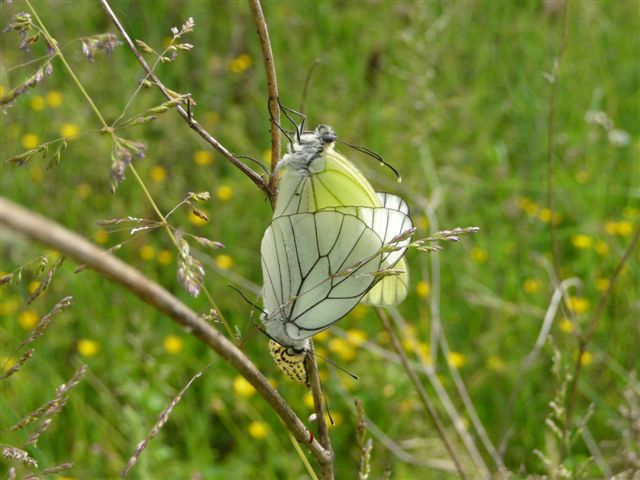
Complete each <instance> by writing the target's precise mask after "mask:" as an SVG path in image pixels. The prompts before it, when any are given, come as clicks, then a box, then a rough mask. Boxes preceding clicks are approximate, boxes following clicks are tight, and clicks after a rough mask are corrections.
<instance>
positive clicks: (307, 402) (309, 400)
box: [302, 392, 314, 408]
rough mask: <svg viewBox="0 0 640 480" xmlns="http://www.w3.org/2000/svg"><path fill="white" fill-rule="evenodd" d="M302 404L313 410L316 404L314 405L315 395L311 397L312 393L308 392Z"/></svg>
mask: <svg viewBox="0 0 640 480" xmlns="http://www.w3.org/2000/svg"><path fill="white" fill-rule="evenodd" d="M302 402H303V403H304V404H305V406H306V407H307V408H313V407H314V404H313V395H311V392H307V393H306V395H305V396H304V399H303V400H302Z"/></svg>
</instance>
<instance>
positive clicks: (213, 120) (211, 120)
mask: <svg viewBox="0 0 640 480" xmlns="http://www.w3.org/2000/svg"><path fill="white" fill-rule="evenodd" d="M204 119H205V121H206V123H207V124H208V126H209V127H215V126H216V125H217V124H218V122H219V121H220V114H219V113H218V112H207V113H205V114H204Z"/></svg>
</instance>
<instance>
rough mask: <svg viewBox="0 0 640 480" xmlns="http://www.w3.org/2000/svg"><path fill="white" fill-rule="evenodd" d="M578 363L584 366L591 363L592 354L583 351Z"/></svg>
mask: <svg viewBox="0 0 640 480" xmlns="http://www.w3.org/2000/svg"><path fill="white" fill-rule="evenodd" d="M580 363H581V364H582V365H583V366H585V367H586V366H587V365H591V363H593V355H592V354H591V352H584V353H583V354H582V357H581V358H580Z"/></svg>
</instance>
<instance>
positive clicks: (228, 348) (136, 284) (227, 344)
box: [0, 197, 332, 466]
mask: <svg viewBox="0 0 640 480" xmlns="http://www.w3.org/2000/svg"><path fill="white" fill-rule="evenodd" d="M0 225H2V226H3V227H6V228H10V229H11V230H14V231H15V232H18V233H22V234H24V235H26V236H27V237H29V238H31V239H33V240H36V241H38V242H41V243H43V244H45V245H47V246H50V247H52V248H55V249H56V250H58V251H60V252H62V253H63V254H65V255H68V256H69V257H72V258H74V259H75V260H76V261H78V262H79V263H84V264H87V265H88V266H89V267H91V268H92V269H94V270H96V271H97V272H99V273H102V274H104V275H105V276H106V277H108V278H110V279H111V280H113V281H114V282H116V283H119V284H120V285H122V286H124V287H125V288H127V289H128V290H130V291H131V292H133V293H134V294H136V295H137V296H138V297H140V298H141V299H142V300H143V301H145V302H146V303H148V304H150V305H151V306H153V307H154V308H156V309H157V310H159V311H161V312H163V313H165V314H167V315H168V316H169V317H171V318H172V319H173V320H174V321H176V322H177V323H179V324H180V325H183V326H184V327H186V328H187V329H188V330H189V332H191V333H192V334H193V335H195V336H196V337H197V338H199V339H200V340H201V341H202V342H203V343H205V344H206V345H207V346H208V347H209V348H211V349H212V350H214V351H215V352H216V353H217V354H218V355H220V356H221V357H222V358H223V359H224V360H226V361H227V362H228V363H229V364H231V366H232V367H233V368H234V369H236V370H237V371H238V372H239V373H240V374H241V375H242V376H243V377H245V378H246V379H247V381H248V382H249V383H250V384H251V385H253V387H254V388H255V389H256V390H257V391H258V393H259V394H260V395H261V396H262V397H263V398H264V399H265V400H266V401H267V403H268V404H269V405H270V406H271V408H272V409H273V410H274V411H275V412H276V413H277V414H278V415H279V416H280V418H281V419H282V420H283V422H284V423H285V425H286V426H287V428H288V429H289V431H290V432H291V433H292V434H293V436H294V437H295V439H296V440H297V441H298V442H301V443H303V444H305V445H307V446H308V448H309V450H310V452H311V454H312V455H313V456H314V457H315V459H316V460H317V462H318V464H319V465H321V466H322V465H326V464H329V463H331V462H332V455H331V454H330V452H328V451H327V450H326V449H325V448H324V447H323V446H322V445H321V444H320V443H319V442H318V441H317V440H313V441H311V442H309V431H308V430H307V428H306V427H305V425H304V424H303V423H302V421H301V420H300V419H299V418H298V416H297V415H296V414H295V412H294V411H293V410H292V409H291V408H290V407H289V405H288V404H287V403H286V402H285V400H284V399H283V398H282V397H281V396H280V395H279V394H278V392H277V391H276V390H275V389H274V388H273V387H272V386H271V385H270V384H269V382H268V381H267V379H266V378H265V377H264V375H262V373H261V372H260V370H258V368H257V367H256V366H255V365H254V364H253V363H252V362H251V360H249V359H248V358H247V357H246V355H245V354H244V353H243V352H242V351H240V350H239V349H238V348H237V347H236V346H235V345H234V344H233V343H232V342H231V341H230V340H228V339H227V338H226V337H225V336H224V335H222V334H221V333H220V332H218V331H217V330H216V329H215V328H213V327H212V326H211V325H210V324H209V323H207V322H206V321H205V320H203V319H202V318H201V317H200V316H199V315H198V314H197V313H196V312H194V311H193V310H191V309H190V308H189V307H187V306H186V305H185V304H183V303H182V302H180V301H179V300H178V299H177V298H176V297H174V296H173V295H172V294H171V293H169V291H167V290H166V289H165V288H164V287H162V286H161V285H159V284H157V283H155V282H153V281H151V280H149V279H148V278H147V277H145V276H144V275H143V274H142V273H140V272H139V271H138V270H136V269H134V268H132V267H131V266H129V265H127V264H126V263H124V262H123V261H122V260H120V259H118V258H116V257H114V256H112V255H107V254H105V252H104V251H103V250H101V249H100V248H98V247H96V246H94V245H93V244H92V243H90V242H88V241H87V240H85V239H84V238H82V237H81V236H79V235H77V234H75V233H73V232H71V231H69V230H67V229H66V228H64V227H62V226H61V225H59V224H57V223H55V222H52V221H51V220H48V219H46V218H44V217H42V216H40V215H38V214H36V213H34V212H33V211H31V210H28V209H26V208H24V207H22V206H20V205H17V204H15V203H13V202H12V201H10V200H8V199H6V198H4V197H0Z"/></svg>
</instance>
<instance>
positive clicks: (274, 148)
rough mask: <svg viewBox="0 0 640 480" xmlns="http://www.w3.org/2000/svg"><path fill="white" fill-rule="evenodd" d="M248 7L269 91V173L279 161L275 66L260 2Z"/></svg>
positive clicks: (272, 185) (251, 0)
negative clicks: (255, 30) (257, 39)
mask: <svg viewBox="0 0 640 480" xmlns="http://www.w3.org/2000/svg"><path fill="white" fill-rule="evenodd" d="M249 7H250V8H251V13H253V19H254V20H255V22H256V29H257V33H258V38H260V47H261V48H262V59H263V60H264V71H265V74H266V76H267V88H268V89H269V111H270V112H271V115H270V117H271V171H274V170H275V168H276V164H277V163H278V161H279V160H280V129H279V128H278V124H279V123H280V105H279V104H278V80H277V78H276V66H275V62H274V60H273V52H272V51H271V41H270V40H269V30H268V29H267V22H266V20H265V18H264V13H262V5H261V4H260V0H249ZM275 187H276V178H275V176H274V177H272V178H271V181H270V183H269V188H270V190H271V191H272V192H275Z"/></svg>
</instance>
